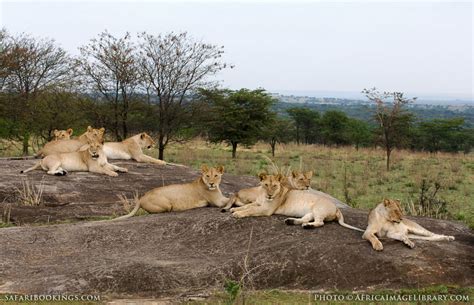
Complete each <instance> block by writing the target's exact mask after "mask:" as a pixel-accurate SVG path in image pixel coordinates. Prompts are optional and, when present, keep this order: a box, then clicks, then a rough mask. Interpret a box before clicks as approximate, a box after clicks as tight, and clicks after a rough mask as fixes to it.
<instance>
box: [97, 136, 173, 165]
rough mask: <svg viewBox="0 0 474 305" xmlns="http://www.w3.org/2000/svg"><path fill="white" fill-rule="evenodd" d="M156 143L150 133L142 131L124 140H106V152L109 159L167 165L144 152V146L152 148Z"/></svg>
mask: <svg viewBox="0 0 474 305" xmlns="http://www.w3.org/2000/svg"><path fill="white" fill-rule="evenodd" d="M154 145H155V141H153V139H152V138H151V137H150V136H149V135H148V134H146V133H145V132H142V133H140V134H137V135H134V136H133V137H130V138H127V139H125V140H123V141H122V142H106V143H105V144H104V152H105V154H106V155H107V158H108V159H122V160H130V159H133V160H135V161H137V162H145V163H154V164H160V165H165V164H166V162H165V161H162V160H158V159H155V158H152V157H150V156H147V155H145V154H144V153H143V151H142V149H143V148H151V147H152V146H154Z"/></svg>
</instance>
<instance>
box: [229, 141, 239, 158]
mask: <svg viewBox="0 0 474 305" xmlns="http://www.w3.org/2000/svg"><path fill="white" fill-rule="evenodd" d="M231 143H232V159H235V157H236V156H237V144H238V143H237V142H231Z"/></svg>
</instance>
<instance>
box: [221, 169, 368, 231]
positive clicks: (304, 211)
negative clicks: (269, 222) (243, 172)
mask: <svg viewBox="0 0 474 305" xmlns="http://www.w3.org/2000/svg"><path fill="white" fill-rule="evenodd" d="M261 175H262V177H261V183H260V184H261V186H262V189H263V190H264V196H262V197H260V198H259V200H257V202H255V203H251V204H248V205H244V206H242V207H239V208H232V209H230V210H231V212H232V216H234V217H237V218H243V217H249V216H270V215H273V214H277V215H285V216H291V217H298V218H287V219H285V223H286V224H287V225H302V227H303V228H305V229H310V228H316V227H321V226H323V225H324V221H333V220H337V221H338V223H339V224H340V225H341V226H343V227H346V228H349V229H352V230H356V231H360V232H364V230H362V229H359V228H356V227H353V226H350V225H348V224H346V223H345V222H344V217H343V216H342V213H341V211H340V210H339V209H338V208H337V207H336V205H335V204H334V203H333V202H332V201H331V200H329V199H328V198H327V197H326V196H320V195H317V194H313V193H310V192H306V191H301V190H290V189H288V188H287V187H286V186H285V185H284V184H283V181H284V179H285V177H283V176H282V175H280V174H278V175H276V176H274V175H266V174H261Z"/></svg>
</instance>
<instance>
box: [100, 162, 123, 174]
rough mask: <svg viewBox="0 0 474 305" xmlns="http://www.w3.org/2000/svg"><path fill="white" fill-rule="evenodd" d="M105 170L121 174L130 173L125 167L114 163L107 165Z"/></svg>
mask: <svg viewBox="0 0 474 305" xmlns="http://www.w3.org/2000/svg"><path fill="white" fill-rule="evenodd" d="M105 168H106V169H108V170H110V171H115V172H121V173H128V169H126V168H125V167H120V166H117V165H115V164H112V163H106V164H105Z"/></svg>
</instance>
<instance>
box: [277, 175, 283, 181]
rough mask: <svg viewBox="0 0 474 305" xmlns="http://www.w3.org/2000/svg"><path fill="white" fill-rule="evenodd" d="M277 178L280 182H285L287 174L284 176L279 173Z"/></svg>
mask: <svg viewBox="0 0 474 305" xmlns="http://www.w3.org/2000/svg"><path fill="white" fill-rule="evenodd" d="M276 179H277V180H278V181H280V182H283V181H284V180H285V176H283V175H282V174H278V175H276Z"/></svg>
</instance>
